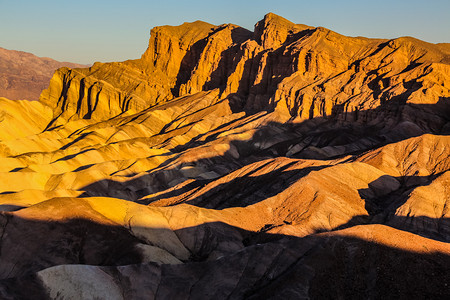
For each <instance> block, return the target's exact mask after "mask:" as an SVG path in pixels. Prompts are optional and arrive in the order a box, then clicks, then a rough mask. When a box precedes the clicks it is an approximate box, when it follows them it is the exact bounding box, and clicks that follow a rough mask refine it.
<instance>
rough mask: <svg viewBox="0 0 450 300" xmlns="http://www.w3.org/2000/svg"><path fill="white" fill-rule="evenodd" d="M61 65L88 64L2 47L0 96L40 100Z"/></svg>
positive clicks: (70, 66)
mask: <svg viewBox="0 0 450 300" xmlns="http://www.w3.org/2000/svg"><path fill="white" fill-rule="evenodd" d="M61 67H69V68H85V67H86V65H81V64H74V63H69V62H59V61H56V60H53V59H51V58H47V57H37V56H35V55H33V54H31V53H27V52H22V51H14V50H7V49H4V48H0V97H5V98H8V99H12V100H23V99H26V100H38V99H39V95H40V94H41V92H42V91H43V90H44V89H45V88H47V87H48V82H49V80H50V78H51V77H52V75H53V73H54V72H55V70H56V69H58V68H61Z"/></svg>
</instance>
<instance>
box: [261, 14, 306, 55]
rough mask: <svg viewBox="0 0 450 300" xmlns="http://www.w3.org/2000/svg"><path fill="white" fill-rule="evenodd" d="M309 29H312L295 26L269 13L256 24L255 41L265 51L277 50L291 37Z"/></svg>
mask: <svg viewBox="0 0 450 300" xmlns="http://www.w3.org/2000/svg"><path fill="white" fill-rule="evenodd" d="M308 28H312V27H309V26H306V25H300V24H294V23H292V22H291V21H289V20H286V19H285V18H283V17H280V16H278V15H276V14H274V13H268V14H267V15H265V16H264V18H263V19H262V20H261V21H259V22H258V23H256V25H255V33H254V39H255V40H256V41H257V42H258V43H259V44H260V45H261V46H263V47H264V49H269V48H274V49H275V48H278V47H279V46H281V45H282V44H283V43H284V42H285V41H286V40H287V38H288V37H289V36H290V35H294V34H295V33H298V32H300V31H303V30H305V29H308Z"/></svg>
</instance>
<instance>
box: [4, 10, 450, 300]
mask: <svg viewBox="0 0 450 300" xmlns="http://www.w3.org/2000/svg"><path fill="white" fill-rule="evenodd" d="M449 53H450V52H449V49H448V47H447V46H445V45H444V44H428V43H425V42H422V41H419V40H416V39H413V38H399V39H393V40H374V39H366V38H359V37H358V38H352V37H345V36H342V35H339V34H337V33H334V32H332V31H330V30H328V29H324V28H320V27H319V28H313V27H309V26H306V25H297V24H293V23H291V22H290V21H288V20H285V19H283V18H281V17H279V16H276V15H274V14H268V15H266V16H265V17H264V19H263V20H261V21H260V22H258V23H257V24H256V26H255V31H254V32H253V33H252V32H249V31H247V30H245V29H242V28H239V27H238V26H235V25H232V24H224V25H220V26H214V25H211V24H207V23H204V22H194V23H185V24H183V25H180V26H162V27H156V28H154V29H152V31H151V37H150V42H149V48H148V49H147V51H146V52H145V53H144V54H143V56H142V57H141V58H140V59H138V60H133V61H126V62H121V63H108V64H100V63H96V64H95V65H93V66H92V67H91V68H88V69H68V68H62V69H59V70H58V71H57V72H55V74H54V76H53V78H52V80H51V82H50V86H49V88H48V89H47V90H46V91H44V92H43V93H42V95H41V98H40V102H26V101H11V100H7V99H0V105H1V107H2V109H3V112H2V122H1V123H0V209H1V214H0V229H1V230H0V233H1V234H0V237H1V242H0V243H1V244H0V294H1V295H2V297H3V298H6V299H8V298H21V297H22V298H27V295H26V294H24V291H23V289H22V287H23V285H24V283H26V284H27V286H29V290H30V291H31V292H33V293H34V295H36V296H35V298H46V297H50V298H58V297H59V298H67V299H73V298H77V299H78V298H104V299H134V298H136V299H139V298H163V299H166V298H174V299H175V298H214V299H222V298H224V299H225V298H231V299H242V298H270V297H273V298H283V299H286V298H308V297H309V298H328V299H329V298H377V299H379V298H399V297H400V298H401V297H405V298H448V297H449V296H450V286H449V284H450V278H449V277H448V276H449V274H448V271H447V270H448V269H449V268H450V248H449V244H448V243H449V242H450V221H449V220H450V215H449V210H448V207H449V205H450V204H449V201H450V198H449V196H448V195H449V185H450V181H449V180H450V179H449V172H450V136H449V133H450V99H449V93H450V92H449V88H450V78H449V76H450V72H449V70H450V69H449V68H450V67H449V63H450V60H449Z"/></svg>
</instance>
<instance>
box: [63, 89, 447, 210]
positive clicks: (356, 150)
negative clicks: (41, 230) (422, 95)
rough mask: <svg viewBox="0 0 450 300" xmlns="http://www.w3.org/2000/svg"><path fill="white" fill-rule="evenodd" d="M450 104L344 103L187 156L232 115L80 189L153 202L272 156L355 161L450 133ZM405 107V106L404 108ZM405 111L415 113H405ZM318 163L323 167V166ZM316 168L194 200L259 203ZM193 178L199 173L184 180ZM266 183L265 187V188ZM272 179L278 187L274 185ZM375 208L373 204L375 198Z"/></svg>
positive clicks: (244, 181) (245, 181) (242, 182)
mask: <svg viewBox="0 0 450 300" xmlns="http://www.w3.org/2000/svg"><path fill="white" fill-rule="evenodd" d="M449 104H450V99H448V98H444V99H441V100H440V101H439V102H438V103H437V104H434V105H414V104H405V105H400V104H399V103H386V104H383V105H382V106H381V107H378V108H375V109H373V110H371V111H359V112H357V113H356V112H352V113H345V112H344V111H339V109H338V107H337V108H336V110H335V113H334V114H333V115H332V116H330V117H321V118H314V119H312V120H307V121H304V122H302V123H299V124H292V123H284V124H282V123H277V122H272V123H269V124H266V125H264V126H261V127H259V128H258V130H257V131H256V132H255V133H254V134H253V136H252V138H251V139H249V140H232V141H231V142H230V150H229V151H227V152H226V153H225V154H224V155H222V156H215V157H210V158H204V159H198V160H194V161H190V162H183V163H181V162H179V159H180V157H181V156H182V155H184V154H185V153H186V151H188V150H190V149H195V148H196V147H202V146H204V145H206V144H207V143H210V142H214V140H215V139H217V138H218V137H219V136H220V134H221V133H222V132H223V131H224V130H226V128H227V126H232V123H231V122H229V123H227V124H224V125H223V127H218V128H217V129H216V133H213V134H211V135H210V136H208V138H204V136H205V134H200V135H199V136H197V137H194V138H192V139H191V140H190V141H189V142H188V143H186V144H184V145H180V146H177V147H175V148H173V149H172V150H171V151H172V153H176V155H175V156H174V157H173V158H171V159H168V160H166V161H165V162H163V163H161V165H160V166H158V168H156V169H158V171H153V170H148V173H147V174H144V175H142V176H139V177H135V175H136V174H131V175H127V176H128V177H130V179H129V180H126V181H115V180H113V179H105V180H101V181H99V182H96V183H93V184H90V185H88V186H85V187H83V188H81V189H80V190H82V191H84V192H85V193H84V194H83V197H88V196H111V197H116V198H120V199H125V200H130V201H138V200H139V199H142V198H143V197H145V196H147V195H150V194H155V193H159V194H158V195H155V196H154V197H151V198H150V199H148V200H143V201H142V203H150V202H152V201H156V200H161V199H168V198H171V197H176V196H180V195H183V194H185V193H188V194H193V193H195V192H196V191H197V190H198V189H201V188H202V187H203V186H205V185H207V184H209V183H211V182H213V181H214V180H217V179H218V178H219V177H222V176H225V175H227V174H229V173H231V172H233V171H235V170H237V169H240V168H242V167H244V166H248V165H250V164H252V163H255V162H259V161H263V160H266V159H273V158H277V157H290V158H294V159H315V160H332V159H341V158H345V157H347V161H351V160H352V159H354V158H356V157H357V156H358V155H361V154H363V153H365V152H366V151H369V150H373V149H376V148H379V147H382V146H385V145H387V144H390V143H395V142H399V141H402V140H405V139H408V138H411V137H415V136H420V135H422V134H426V133H432V134H445V135H447V134H449V133H450V125H449V124H450V117H449V116H450V113H449V114H447V112H449V108H450V105H449ZM399 105H400V106H399ZM399 107H400V108H401V109H402V110H403V113H400V114H399V112H398V109H399ZM392 115H394V117H392ZM402 115H403V116H406V118H407V119H406V120H405V119H404V117H402ZM256 119H257V118H255V119H253V120H256ZM241 120H243V119H241ZM374 120H379V122H378V123H376V124H374V123H373V121H374ZM382 121H384V122H382ZM413 121H414V122H413ZM237 122H238V123H237V125H236V126H235V127H232V128H239V127H240V126H244V125H245V122H244V123H243V124H241V123H239V122H241V121H240V120H238V121H237ZM83 151H86V150H83ZM78 154H79V153H78ZM76 155H77V154H71V155H70V156H69V157H66V158H62V159H63V160H64V159H69V158H73V157H76ZM184 167H194V168H200V169H203V170H206V171H208V172H213V173H214V174H216V175H214V176H212V177H206V178H202V177H201V176H191V175H186V174H185V173H183V172H184V171H183V168H184ZM311 170H315V168H312V169H311ZM308 172H309V171H308V170H298V171H290V172H283V171H282V170H274V171H273V172H270V173H269V174H266V175H264V176H262V177H260V178H255V177H251V176H248V177H247V178H238V179H236V180H234V181H233V183H234V185H227V190H226V191H225V190H223V188H222V187H221V186H219V187H215V188H214V190H212V191H210V192H209V193H208V194H207V195H209V196H211V197H213V198H214V199H215V200H214V201H212V202H211V203H208V200H207V198H206V196H205V197H203V196H200V195H199V198H198V199H197V200H195V201H192V204H194V203H195V205H199V206H204V207H211V208H212V207H214V208H226V207H236V206H247V205H251V204H254V203H257V202H259V201H262V200H264V199H266V198H267V197H271V196H274V195H276V194H277V193H279V192H281V191H282V190H283V189H284V188H286V187H288V186H289V185H290V184H291V183H292V182H293V181H295V180H298V179H299V178H301V177H303V176H304V175H305V174H307V173H308ZM116 173H117V172H116ZM112 175H115V173H114V174H112ZM279 175H281V176H279ZM271 177H277V178H279V180H278V179H274V181H275V183H274V185H270V182H271V180H272V178H271ZM188 179H193V180H194V181H193V182H190V183H188V184H185V185H180V186H176V185H178V184H180V183H182V182H184V181H185V180H188ZM261 182H263V183H265V184H262V185H263V187H262V188H261ZM258 186H259V188H260V189H262V191H263V192H261V191H260V190H259V188H258ZM224 187H225V185H224ZM230 187H231V188H230ZM270 187H272V189H271V190H270V191H268V189H270ZM221 193H224V194H226V195H228V199H229V202H228V203H227V201H226V200H225V198H226V197H224V196H221V195H220V194H221ZM233 193H234V196H233ZM188 194H186V195H188ZM220 199H222V200H220ZM241 202H242V203H241ZM190 203H191V202H190ZM367 209H368V210H371V209H372V208H370V204H368V207H367Z"/></svg>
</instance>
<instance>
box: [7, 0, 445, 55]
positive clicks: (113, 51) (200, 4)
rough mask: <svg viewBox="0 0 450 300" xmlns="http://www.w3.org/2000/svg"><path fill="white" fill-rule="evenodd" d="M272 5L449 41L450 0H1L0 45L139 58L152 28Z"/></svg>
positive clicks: (393, 33)
mask: <svg viewBox="0 0 450 300" xmlns="http://www.w3.org/2000/svg"><path fill="white" fill-rule="evenodd" d="M268 12H273V13H275V14H277V15H280V16H282V17H284V18H286V19H288V20H290V21H292V22H294V23H298V24H306V25H310V26H322V27H326V28H329V29H331V30H333V31H336V32H338V33H341V34H344V35H349V36H366V37H376V38H396V37H400V36H414V37H416V38H419V39H422V40H425V41H427V42H432V43H439V42H447V43H449V42H450V0H421V1H417V0H389V1H387V0H377V1H375V0H372V1H364V0H360V1H356V0H341V1H338V0H334V1H331V0H308V1H303V0H295V1H283V0H271V1H266V0H259V1H253V0H221V1H213V0H209V1H200V0H189V1H174V0H159V1H143V0H122V1H116V0H109V1H105V0H98V1H96V0H90V1H87V0H58V1H54V0H39V1H38V0H0V47H2V48H6V49H10V50H21V51H26V52H31V53H33V54H35V55H37V56H45V57H51V58H53V59H56V60H59V61H69V62H76V63H83V64H92V63H94V62H96V61H101V62H108V61H123V60H127V59H135V58H139V57H140V56H141V55H142V53H143V52H144V51H145V50H146V48H147V45H148V39H149V36H150V29H151V28H152V27H155V26H161V25H180V24H182V23H184V22H193V21H196V20H202V21H205V22H209V23H212V24H215V25H220V24H224V23H233V24H236V25H239V26H242V27H245V28H247V29H250V30H253V26H254V24H255V23H256V22H258V21H259V20H261V19H262V18H263V17H264V15H265V14H266V13H268Z"/></svg>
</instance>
